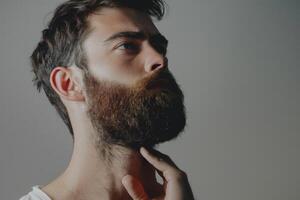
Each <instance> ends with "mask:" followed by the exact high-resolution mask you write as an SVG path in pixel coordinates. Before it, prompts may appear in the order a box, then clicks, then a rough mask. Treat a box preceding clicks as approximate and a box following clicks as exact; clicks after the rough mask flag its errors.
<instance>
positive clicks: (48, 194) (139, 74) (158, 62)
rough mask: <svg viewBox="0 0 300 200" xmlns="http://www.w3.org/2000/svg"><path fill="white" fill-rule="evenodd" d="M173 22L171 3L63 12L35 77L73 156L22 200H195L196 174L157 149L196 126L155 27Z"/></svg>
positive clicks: (130, 1)
mask: <svg viewBox="0 0 300 200" xmlns="http://www.w3.org/2000/svg"><path fill="white" fill-rule="evenodd" d="M163 14H164V4H163V2H162V1H161V0H143V1H141V0H70V1H67V2H65V3H63V4H62V5H60V6H59V7H58V8H57V9H56V11H55V13H54V16H53V18H52V20H51V21H50V23H49V25H48V27H47V28H46V29H45V30H44V31H43V37H42V39H41V41H40V42H39V44H38V45H37V48H36V49H35V50H34V52H33V54H32V56H31V60H32V67H33V68H32V70H33V72H34V74H35V78H34V82H35V84H36V86H37V88H38V90H39V91H40V89H41V87H42V88H43V89H44V91H45V94H46V95H47V97H48V98H49V101H50V102H51V104H52V105H53V106H54V107H55V108H56V110H57V112H58V114H59V115H60V116H61V117H62V119H63V120H64V122H65V123H66V125H67V126H68V128H69V130H70V133H71V135H72V138H73V142H74V147H73V154H72V158H71V161H70V163H69V165H68V167H67V169H66V170H65V171H64V172H63V173H62V174H61V175H60V176H59V177H57V178H56V179H54V180H53V181H52V182H51V183H49V184H48V185H45V186H43V187H42V186H41V185H36V186H34V187H33V188H32V191H31V192H30V193H28V194H27V195H25V196H23V197H22V198H21V200H28V199H34V200H40V199H47V200H70V199H72V200H77V199H80V200H99V199H101V200H108V199H113V200H119V199H122V200H129V199H135V200H137V199H138V200H145V199H168V200H182V199H189V200H190V199H194V198H193V194H192V191H191V187H190V185H189V183H188V178H187V175H186V174H185V173H184V172H183V171H182V170H180V169H179V168H178V167H177V166H176V165H175V164H174V163H173V161H172V160H171V159H170V158H169V157H168V156H167V155H165V154H162V153H160V152H159V151H157V150H155V147H156V145H157V144H159V143H162V142H165V141H169V140H171V139H174V138H176V137H177V136H178V135H179V133H180V132H182V131H183V129H184V127H185V123H186V118H185V109H184V104H183V94H182V91H181V89H180V88H179V86H178V85H177V83H176V81H175V79H174V77H173V76H172V74H171V73H170V72H169V70H168V63H167V58H166V52H167V40H166V38H165V37H164V36H163V35H162V34H160V33H159V31H158V30H157V28H156V27H155V25H154V24H153V21H152V18H151V17H156V18H157V19H161V18H162V16H163ZM155 171H157V173H158V174H159V175H160V176H161V177H162V179H163V184H160V183H158V181H157V180H156V178H155Z"/></svg>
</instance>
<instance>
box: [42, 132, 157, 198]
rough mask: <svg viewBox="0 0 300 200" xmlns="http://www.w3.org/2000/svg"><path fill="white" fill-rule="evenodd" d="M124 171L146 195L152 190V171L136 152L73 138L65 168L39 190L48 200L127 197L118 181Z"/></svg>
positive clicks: (153, 176) (153, 181)
mask: <svg viewBox="0 0 300 200" xmlns="http://www.w3.org/2000/svg"><path fill="white" fill-rule="evenodd" d="M83 133H84V132H83ZM78 135H81V136H84V135H85V136H86V132H85V134H76V136H78ZM98 145H99V144H98ZM100 145H101V144H100ZM103 147H104V146H103ZM126 174H130V175H133V176H135V177H137V178H138V179H139V180H140V181H141V183H142V184H143V186H144V188H145V191H146V192H147V193H148V194H150V195H151V194H154V193H155V191H153V188H155V184H156V179H155V170H154V168H153V167H152V166H151V165H150V164H149V163H148V162H147V161H146V160H145V159H144V158H143V157H142V155H141V154H140V153H139V151H136V150H132V149H130V148H126V147H122V146H119V145H106V147H105V148H99V147H97V145H95V139H89V138H88V137H78V138H76V137H75V138H74V148H73V154H72V158H71V161H70V163H69V165H68V167H67V169H66V170H65V171H64V172H63V173H62V175H60V176H59V177H58V178H57V179H56V180H55V181H54V182H53V184H52V185H51V184H49V185H48V186H46V187H45V188H43V190H44V191H45V192H46V193H47V194H48V195H49V196H50V198H51V199H52V200H56V199H61V200H65V199H66V200H67V199H74V200H77V199H80V200H118V199H122V200H127V199H128V200H130V199H131V198H130V196H129V195H128V193H127V191H126V190H125V188H124V187H123V185H122V182H121V180H122V178H123V177H124V176H125V175H126Z"/></svg>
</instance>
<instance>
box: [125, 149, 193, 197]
mask: <svg viewBox="0 0 300 200" xmlns="http://www.w3.org/2000/svg"><path fill="white" fill-rule="evenodd" d="M140 152H141V154H142V156H143V157H144V158H145V159H146V160H147V161H148V162H149V163H150V164H152V165H153V166H154V167H155V168H156V170H157V172H158V174H159V175H160V176H161V177H162V179H163V181H164V183H163V185H161V184H159V183H158V184H159V185H160V186H161V187H162V191H163V193H162V194H161V195H159V196H157V197H153V198H150V197H149V195H148V194H146V192H145V190H144V187H143V185H142V184H141V182H140V181H139V180H138V179H137V178H135V177H133V176H132V175H126V176H124V177H123V178H122V183H123V185H124V187H125V188H126V190H127V192H128V194H129V195H130V196H131V197H132V199H133V200H150V199H151V200H194V197H193V193H192V189H191V187H190V184H189V182H188V177H187V175H186V173H185V172H184V171H182V170H180V169H179V168H178V167H177V166H176V165H175V163H174V162H173V161H172V160H171V158H170V157H169V156H167V155H165V154H163V153H161V152H159V151H157V150H155V149H151V150H147V149H146V148H144V147H141V149H140Z"/></svg>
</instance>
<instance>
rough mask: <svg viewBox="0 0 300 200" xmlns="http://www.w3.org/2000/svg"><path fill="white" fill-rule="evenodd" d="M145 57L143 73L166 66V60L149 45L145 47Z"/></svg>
mask: <svg viewBox="0 0 300 200" xmlns="http://www.w3.org/2000/svg"><path fill="white" fill-rule="evenodd" d="M145 57H146V59H145V71H146V72H147V73H149V72H153V71H155V70H159V69H160V68H163V67H166V66H167V62H168V60H167V58H166V57H165V56H164V55H162V54H161V53H159V52H158V51H156V50H155V49H154V48H153V47H151V46H150V45H147V47H146V51H145Z"/></svg>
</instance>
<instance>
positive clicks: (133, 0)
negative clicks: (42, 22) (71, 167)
mask: <svg viewBox="0 0 300 200" xmlns="http://www.w3.org/2000/svg"><path fill="white" fill-rule="evenodd" d="M103 7H128V8H132V9H135V10H138V11H142V12H144V13H146V14H148V15H149V16H151V17H155V18H157V19H158V20H160V19H161V18H162V17H163V15H164V12H165V3H164V2H163V0H69V1H67V2H65V3H63V4H61V5H60V6H58V7H57V8H56V10H55V12H54V15H53V17H52V19H51V20H50V22H49V24H48V26H47V28H46V29H44V30H43V31H42V38H41V40H40V42H39V43H38V45H37V47H36V49H35V50H34V51H33V53H32V55H31V57H30V58H31V63H32V70H31V71H32V72H34V78H33V80H32V81H33V82H34V85H35V86H36V88H37V90H38V91H39V92H40V91H41V87H42V88H43V89H44V92H45V94H46V95H47V97H48V99H49V101H50V103H51V104H52V105H53V106H54V107H55V109H56V111H57V112H58V114H59V116H60V117H61V118H62V119H63V122H64V123H65V124H66V125H67V127H68V129H69V131H70V133H71V135H72V138H73V139H74V134H73V129H72V125H71V122H70V119H69V116H68V113H67V109H66V107H65V105H64V104H63V102H62V101H61V99H60V97H59V96H58V94H57V93H56V92H55V91H54V90H53V89H52V87H51V84H50V73H51V71H52V69H54V68H55V67H56V66H62V67H68V66H70V65H72V64H73V63H74V64H75V65H76V66H77V67H79V68H81V69H83V70H87V68H86V60H85V56H84V51H83V49H82V46H81V45H82V42H83V41H84V39H85V37H86V35H87V33H88V28H89V27H88V22H87V17H88V16H89V15H90V14H92V13H94V12H96V11H98V10H99V9H100V8H103Z"/></svg>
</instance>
